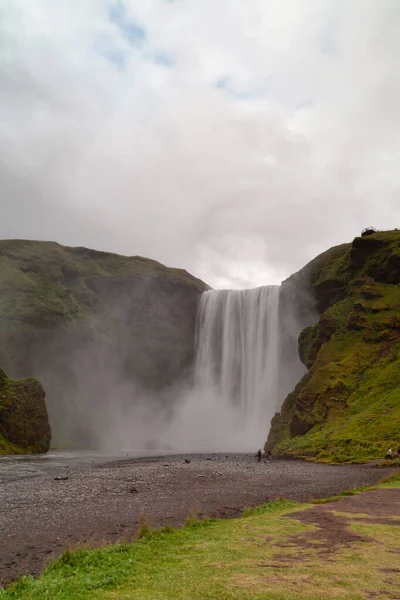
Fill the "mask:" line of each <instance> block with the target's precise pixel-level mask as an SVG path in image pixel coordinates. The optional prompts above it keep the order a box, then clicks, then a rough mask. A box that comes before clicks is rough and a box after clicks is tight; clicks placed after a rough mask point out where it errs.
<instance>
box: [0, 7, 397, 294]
mask: <svg viewBox="0 0 400 600" xmlns="http://www.w3.org/2000/svg"><path fill="white" fill-rule="evenodd" d="M117 4H118V3H111V2H107V1H106V0H85V1H84V2H79V3H78V2H71V1H70V0H59V1H58V2H57V3H52V2H49V1H48V0H28V1H27V0H14V2H13V3H6V2H3V5H4V6H3V8H2V12H3V18H2V29H3V30H2V31H1V39H2V50H1V53H0V72H1V76H0V90H1V91H0V102H1V110H2V113H3V117H4V118H3V119H1V125H0V159H1V165H2V167H1V170H0V178H1V180H0V183H1V184H2V193H1V200H0V203H1V208H2V214H3V215H4V218H3V219H2V223H1V226H0V236H1V237H29V238H35V237H36V238H43V239H56V240H57V241H60V242H61V243H66V244H76V245H87V246H92V247H96V248H100V249H106V250H112V251H116V252H122V253H125V254H142V255H144V256H149V257H152V258H155V259H157V260H160V261H162V262H164V263H166V264H169V265H174V266H180V267H184V268H187V269H188V270H189V271H191V272H192V273H194V274H197V275H199V276H201V277H203V278H204V279H205V280H207V281H208V282H209V283H211V284H212V285H217V286H235V287H241V286H250V285H257V284H261V283H273V282H276V281H277V280H280V279H281V278H283V277H285V276H286V275H288V274H290V273H291V272H292V271H294V270H295V269H297V268H299V267H301V266H302V265H303V264H304V263H305V262H306V261H307V260H309V259H311V258H312V257H313V256H314V255H315V254H316V253H317V252H319V251H323V250H325V249H326V248H327V247H329V245H332V244H334V243H340V242H342V241H346V240H349V239H351V238H352V237H354V236H355V235H357V234H358V233H359V231H360V229H362V227H364V226H365V225H369V224H374V225H375V226H377V227H382V228H390V227H394V226H397V225H398V224H399V217H400V202H399V200H398V183H397V181H398V170H399V158H400V142H399V140H400V136H399V133H400V131H399V129H400V114H399V111H400V109H399V107H400V97H399V96H400V73H399V70H398V68H397V57H398V56H399V51H400V38H399V36H398V27H399V25H400V5H399V4H398V2H397V0H385V1H380V0H348V1H346V2H344V1H343V0H338V1H337V2H335V3H333V2H331V1H329V0H304V2H301V3H300V2H298V1H297V0H284V1H283V0H280V1H278V0H269V1H265V0H253V2H251V3H244V2H240V1H239V0H218V2H215V1H211V0H202V2H199V1H198V0H196V1H195V0H175V1H169V2H168V1H166V0H142V1H140V2H137V1H133V0H126V1H125V2H124V3H122V2H121V3H119V5H120V12H119V17H118V19H115V18H113V10H114V11H115V10H116V7H117ZM123 6H124V7H125V8H124V9H123V10H122V9H121V7H123ZM121 10H122V12H121ZM114 15H115V12H114ZM129 28H131V29H129ZM135 28H136V29H135ZM140 29H142V30H143V31H144V33H145V37H141V36H140V35H139V37H138V39H135V38H134V35H130V34H129V32H131V33H132V32H135V31H140ZM127 32H128V33H127ZM218 82H220V86H219V87H218V85H217V83H218ZM21 212H22V214H19V213H21Z"/></svg>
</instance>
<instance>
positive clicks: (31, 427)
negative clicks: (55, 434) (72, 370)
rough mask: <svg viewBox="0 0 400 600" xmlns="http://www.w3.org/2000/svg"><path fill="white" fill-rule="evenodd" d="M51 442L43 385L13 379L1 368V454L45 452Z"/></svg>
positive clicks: (31, 380)
mask: <svg viewBox="0 0 400 600" xmlns="http://www.w3.org/2000/svg"><path fill="white" fill-rule="evenodd" d="M2 440H3V441H4V442H2ZM50 442H51V429H50V425H49V419H48V414H47V407H46V403H45V392H44V389H43V387H42V385H41V384H40V383H39V381H37V380H36V379H22V380H20V381H14V380H12V379H11V378H10V377H8V376H7V375H6V373H5V372H4V371H2V370H1V369H0V454H8V453H10V454H12V453H14V452H17V451H18V452H26V453H32V452H33V453H45V452H47V451H48V450H49V448H50Z"/></svg>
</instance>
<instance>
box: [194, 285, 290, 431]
mask: <svg viewBox="0 0 400 600" xmlns="http://www.w3.org/2000/svg"><path fill="white" fill-rule="evenodd" d="M280 289H281V288H280V286H275V285H274V286H266V287H260V288H256V289H252V290H240V291H236V290H229V291H228V290H222V291H215V290H212V291H209V292H205V293H204V294H203V296H202V298H201V301H200V306H199V312H198V318H197V326H196V346H197V348H196V363H195V387H196V388H197V389H199V390H203V392H205V393H209V394H212V395H213V396H214V397H215V398H216V399H218V400H217V401H219V402H222V404H223V405H225V406H226V407H229V406H232V407H234V408H235V410H236V414H237V420H238V421H239V422H240V426H241V428H242V429H244V430H249V431H254V430H256V429H258V428H259V427H260V425H261V427H263V430H264V435H265V431H266V430H267V427H268V423H269V421H270V420H271V418H272V417H273V415H274V414H275V412H276V411H277V410H279V407H280V403H281V400H282V399H281V398H279V388H280V372H279V368H280V356H279V354H280V343H279V342H280V339H279V297H280Z"/></svg>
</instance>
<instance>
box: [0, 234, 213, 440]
mask: <svg viewBox="0 0 400 600" xmlns="http://www.w3.org/2000/svg"><path fill="white" fill-rule="evenodd" d="M206 289H208V286H207V285H206V284H204V283H203V282H202V281H200V280H198V279H196V278H195V277H193V276H191V275H190V274H188V273H187V272H186V271H183V270H180V269H172V268H167V267H165V266H164V265H162V264H160V263H158V262H156V261H152V260H149V259H145V258H142V257H138V256H136V257H124V256H119V255H116V254H110V253H106V252H98V251H94V250H89V249H86V248H68V247H64V246H61V245H59V244H56V243H52V242H33V241H23V240H8V241H2V242H0V364H2V365H3V366H4V367H5V368H6V370H7V371H8V372H9V373H10V374H11V375H12V376H13V377H26V376H33V377H38V378H39V379H40V380H41V381H42V382H43V385H44V387H45V389H46V393H47V404H48V408H49V414H50V421H51V424H52V429H53V439H54V443H55V445H56V446H59V447H60V446H64V447H74V446H75V447H76V446H83V447H89V446H91V445H96V440H94V439H93V436H95V434H96V431H97V430H98V429H99V428H100V426H101V424H100V423H99V420H100V419H101V416H102V415H103V417H104V419H106V418H107V417H106V416H105V411H104V410H103V409H104V407H110V406H111V407H112V406H113V405H114V406H115V407H116V410H115V412H117V411H118V410H119V411H120V413H121V418H123V414H124V412H123V411H127V410H128V408H129V404H130V405H132V403H135V402H136V401H137V399H138V398H139V397H140V398H146V401H147V398H150V394H148V392H149V391H151V392H153V391H157V392H158V391H159V390H164V389H166V388H168V387H169V386H171V385H172V384H174V383H175V382H176V381H178V380H180V379H181V378H183V377H185V376H186V375H188V374H189V373H190V367H191V364H192V361H193V355H194V333H195V320H196V312H197V305H198V301H199V298H200V296H201V294H202V292H203V291H204V290H206ZM146 394H147V396H146ZM121 398H123V407H121V402H122V401H121ZM149 401H150V400H149ZM118 403H119V404H118ZM117 405H118V407H117ZM113 416H115V415H113V414H111V412H110V418H111V417H113ZM102 425H103V426H106V425H107V424H106V423H105V424H104V423H103V424H102Z"/></svg>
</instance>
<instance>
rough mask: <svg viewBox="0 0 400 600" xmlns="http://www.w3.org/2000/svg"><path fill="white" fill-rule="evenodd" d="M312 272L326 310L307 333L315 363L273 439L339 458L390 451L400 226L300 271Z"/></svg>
mask: <svg viewBox="0 0 400 600" xmlns="http://www.w3.org/2000/svg"><path fill="white" fill-rule="evenodd" d="M304 277H306V278H308V283H309V284H311V286H312V288H313V290H314V294H315V297H316V302H317V306H318V307H319V310H320V314H321V316H320V319H319V321H318V322H317V323H316V324H315V325H314V326H312V327H307V328H306V329H305V330H303V331H302V333H301V334H300V337H299V355H300V358H301V360H302V362H303V363H304V364H305V365H306V366H307V368H308V369H309V370H308V372H307V373H306V374H305V376H304V377H303V378H302V379H301V381H300V382H299V383H298V385H297V386H296V388H295V389H294V390H293V392H292V393H290V394H289V395H288V397H287V398H286V400H285V401H284V403H283V406H282V409H281V412H280V413H279V414H277V415H275V417H274V418H273V421H272V426H271V431H270V434H269V437H268V441H267V444H266V445H267V446H269V447H272V448H273V449H274V452H275V453H276V454H288V455H294V456H305V457H307V456H309V457H313V458H316V459H318V460H328V461H334V462H343V461H348V460H353V461H357V460H367V459H369V458H382V457H383V456H384V455H385V454H386V451H387V449H388V448H389V447H393V448H396V449H397V447H398V446H400V287H399V282H400V232H399V231H397V230H396V231H391V232H382V233H376V234H374V235H371V236H369V237H365V238H356V239H355V240H354V241H353V243H352V244H351V245H344V246H340V247H337V248H333V249H332V251H328V253H324V255H321V257H318V258H317V259H316V260H315V261H312V263H311V264H310V265H307V267H305V268H304V269H303V271H301V272H300V273H299V274H297V275H296V276H294V278H293V279H294V280H295V281H303V282H304ZM293 279H292V281H293Z"/></svg>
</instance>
